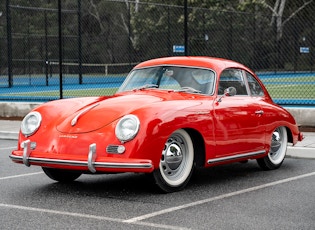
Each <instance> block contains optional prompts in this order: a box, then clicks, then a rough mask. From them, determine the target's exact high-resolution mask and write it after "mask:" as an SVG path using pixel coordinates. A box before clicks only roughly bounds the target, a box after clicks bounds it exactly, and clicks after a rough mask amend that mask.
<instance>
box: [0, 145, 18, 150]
mask: <svg viewBox="0 0 315 230" xmlns="http://www.w3.org/2000/svg"><path fill="white" fill-rule="evenodd" d="M4 149H16V146H14V147H3V148H0V150H4Z"/></svg>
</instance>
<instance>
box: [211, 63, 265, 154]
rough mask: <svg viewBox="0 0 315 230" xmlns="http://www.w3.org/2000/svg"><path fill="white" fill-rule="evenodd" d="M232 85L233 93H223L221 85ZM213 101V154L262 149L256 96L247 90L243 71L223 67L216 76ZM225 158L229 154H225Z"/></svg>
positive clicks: (263, 129) (250, 151)
mask: <svg viewBox="0 0 315 230" xmlns="http://www.w3.org/2000/svg"><path fill="white" fill-rule="evenodd" d="M231 86H232V87H235V88H236V95H235V96H223V92H224V89H225V88H228V87H231ZM218 98H221V100H216V101H215V102H214V129H215V143H216V157H218V158H222V157H229V156H230V157H231V158H233V156H234V155H236V154H241V155H245V156H247V155H251V154H252V155H257V154H262V153H263V152H264V144H265V125H264V121H263V111H262V108H261V106H260V103H259V101H260V98H259V97H256V96H254V95H252V94H251V89H250V87H249V84H248V81H247V75H246V74H245V72H244V71H242V70H240V69H227V70H225V71H223V72H222V74H221V76H220V80H219V87H218ZM227 159H229V158H227Z"/></svg>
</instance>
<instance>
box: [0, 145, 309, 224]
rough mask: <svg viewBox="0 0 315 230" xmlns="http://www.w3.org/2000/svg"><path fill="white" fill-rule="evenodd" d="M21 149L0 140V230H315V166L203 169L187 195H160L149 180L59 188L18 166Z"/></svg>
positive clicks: (96, 179)
mask: <svg viewBox="0 0 315 230" xmlns="http://www.w3.org/2000/svg"><path fill="white" fill-rule="evenodd" d="M16 144H17V142H16V141H15V140H0V185H1V186H0V194H1V197H0V228H1V229H22V228H23V229H88V228H89V229H92V228H93V229H209V228H212V229H314V225H315V219H314V216H315V209H314V206H315V196H314V194H315V160H314V159H303V158H301V159H300V158H287V159H285V161H284V164H283V165H282V167H281V168H280V169H278V170H274V171H262V170H261V169H260V168H259V167H258V165H257V163H256V161H249V162H248V163H247V164H240V163H236V164H230V165H225V166H217V167H213V168H209V169H202V170H197V171H196V172H195V174H194V177H193V178H192V180H191V182H190V183H189V185H188V186H187V187H186V189H185V190H183V191H181V192H177V193H171V194H162V193H159V192H158V191H157V190H156V188H155V186H154V185H153V184H152V183H151V180H150V178H149V177H148V176H147V175H144V174H129V173H128V174H110V175H83V176H81V177H80V178H79V179H78V180H77V181H75V182H73V183H70V184H61V183H56V182H54V181H52V180H51V179H49V178H48V177H47V176H46V175H45V174H44V173H43V172H42V170H41V168H39V167H36V166H31V167H26V166H24V165H19V164H14V163H12V162H11V160H10V159H9V157H8V156H9V154H10V152H11V151H12V150H13V149H14V148H15V145H16ZM309 149H310V151H312V150H314V149H311V148H309ZM290 151H292V150H290ZM293 151H300V150H299V149H298V148H297V149H295V150H293Z"/></svg>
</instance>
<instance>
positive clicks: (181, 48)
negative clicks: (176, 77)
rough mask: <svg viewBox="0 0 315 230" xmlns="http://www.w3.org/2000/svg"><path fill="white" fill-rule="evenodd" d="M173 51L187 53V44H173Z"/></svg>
mask: <svg viewBox="0 0 315 230" xmlns="http://www.w3.org/2000/svg"><path fill="white" fill-rule="evenodd" d="M173 53H185V46H183V45H173Z"/></svg>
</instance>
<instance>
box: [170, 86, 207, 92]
mask: <svg viewBox="0 0 315 230" xmlns="http://www.w3.org/2000/svg"><path fill="white" fill-rule="evenodd" d="M176 92H188V93H201V91H200V90H197V89H194V88H192V87H189V86H185V87H182V88H181V89H179V90H176Z"/></svg>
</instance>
